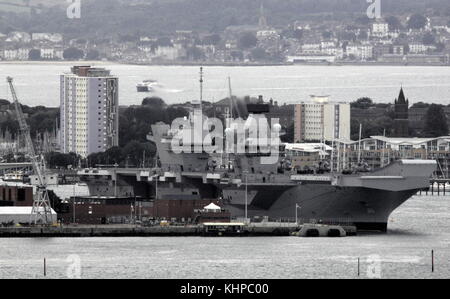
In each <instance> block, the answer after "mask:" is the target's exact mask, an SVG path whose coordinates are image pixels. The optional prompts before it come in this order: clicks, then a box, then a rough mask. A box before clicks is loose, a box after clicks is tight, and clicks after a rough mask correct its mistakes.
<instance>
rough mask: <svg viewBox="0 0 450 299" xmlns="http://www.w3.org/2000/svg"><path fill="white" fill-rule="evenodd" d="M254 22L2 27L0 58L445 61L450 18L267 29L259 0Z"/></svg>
mask: <svg viewBox="0 0 450 299" xmlns="http://www.w3.org/2000/svg"><path fill="white" fill-rule="evenodd" d="M254 19H255V20H257V22H255V23H254V24H244V25H242V24H238V25H229V26H225V29H224V30H223V31H216V32H210V31H200V30H197V31H194V30H189V29H186V30H174V31H173V32H170V33H159V34H157V33H155V34H152V33H151V32H148V33H143V32H142V30H141V31H140V32H137V33H134V34H114V33H111V34H110V35H108V36H104V37H103V38H101V39H100V38H98V37H95V38H88V37H83V38H78V37H74V35H73V34H64V33H61V32H34V31H33V32H29V31H27V32H24V31H17V30H14V28H12V27H9V28H8V31H5V32H0V60H4V61H60V60H72V61H73V60H90V61H94V60H108V61H116V62H124V63H138V64H196V63H199V62H201V63H203V64H205V65H206V64H224V65H227V64H232V65H233V64H240V65H245V64H292V63H312V64H317V63H319V64H346V63H352V64H355V63H357V64H361V63H367V64H374V63H377V64H389V65H392V64H393V65H408V64H409V65H448V64H449V54H450V18H449V17H448V16H445V15H444V16H442V15H436V14H431V13H430V15H427V14H409V15H401V16H395V15H389V16H385V17H380V18H374V19H369V18H367V17H365V16H363V17H358V18H356V19H354V20H350V21H349V20H346V21H342V20H336V19H334V18H330V19H326V18H325V19H323V18H320V20H314V19H311V20H302V21H295V22H292V23H290V24H288V25H287V26H283V27H280V26H277V27H274V26H271V14H270V11H269V10H267V9H265V7H264V4H263V2H261V7H260V9H259V10H257V11H255V12H254Z"/></svg>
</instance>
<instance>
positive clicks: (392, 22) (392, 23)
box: [384, 16, 403, 30]
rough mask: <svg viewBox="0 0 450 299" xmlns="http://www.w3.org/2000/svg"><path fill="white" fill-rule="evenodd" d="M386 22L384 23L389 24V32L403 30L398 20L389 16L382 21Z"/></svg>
mask: <svg viewBox="0 0 450 299" xmlns="http://www.w3.org/2000/svg"><path fill="white" fill-rule="evenodd" d="M384 20H385V21H386V23H388V24H389V29H390V30H400V29H403V25H402V23H401V22H400V20H399V19H398V18H397V17H395V16H389V17H387V18H385V19H384Z"/></svg>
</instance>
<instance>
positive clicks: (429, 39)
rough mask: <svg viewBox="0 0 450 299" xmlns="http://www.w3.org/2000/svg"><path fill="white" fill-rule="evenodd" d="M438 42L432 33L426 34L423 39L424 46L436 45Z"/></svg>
mask: <svg viewBox="0 0 450 299" xmlns="http://www.w3.org/2000/svg"><path fill="white" fill-rule="evenodd" d="M435 42H436V39H435V38H434V35H433V34H431V33H430V32H427V33H425V35H424V36H423V38H422V43H423V44H424V45H434V43H435Z"/></svg>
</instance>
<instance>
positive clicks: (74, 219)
mask: <svg viewBox="0 0 450 299" xmlns="http://www.w3.org/2000/svg"><path fill="white" fill-rule="evenodd" d="M72 198H73V202H72V206H73V207H72V209H73V223H76V218H75V184H74V185H73V197H72Z"/></svg>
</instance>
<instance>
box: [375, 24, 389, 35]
mask: <svg viewBox="0 0 450 299" xmlns="http://www.w3.org/2000/svg"><path fill="white" fill-rule="evenodd" d="M372 35H373V36H376V37H387V36H388V35H389V24H388V23H373V24H372Z"/></svg>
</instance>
